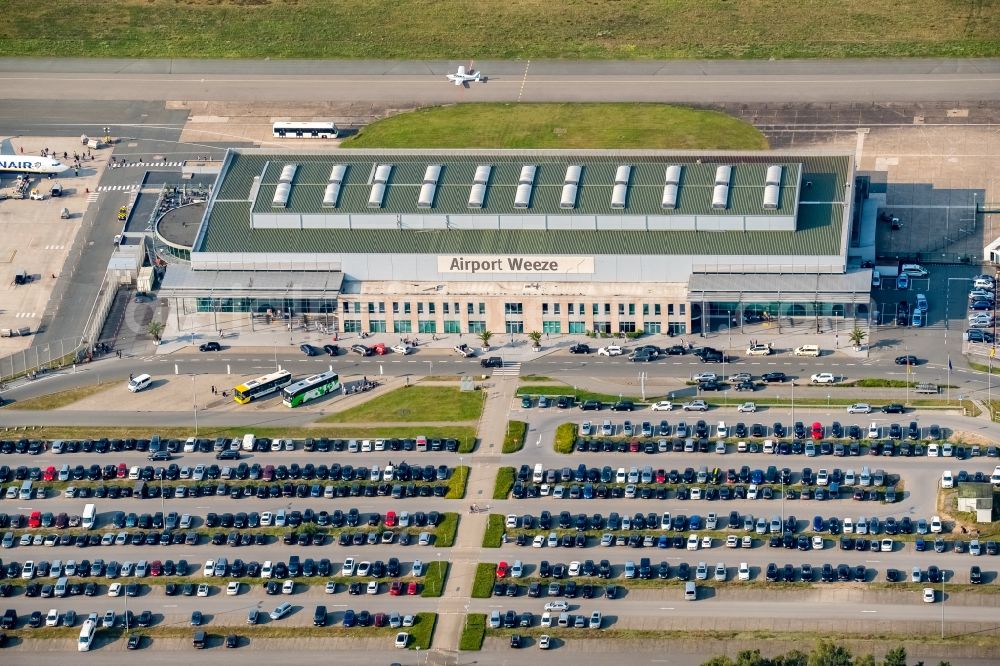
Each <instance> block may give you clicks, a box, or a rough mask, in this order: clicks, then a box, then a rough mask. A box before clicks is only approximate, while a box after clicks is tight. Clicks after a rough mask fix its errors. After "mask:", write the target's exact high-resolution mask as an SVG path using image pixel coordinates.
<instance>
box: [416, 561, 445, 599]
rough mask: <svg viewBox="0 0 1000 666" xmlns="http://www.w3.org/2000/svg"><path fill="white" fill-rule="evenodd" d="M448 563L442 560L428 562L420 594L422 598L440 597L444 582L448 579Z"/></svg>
mask: <svg viewBox="0 0 1000 666" xmlns="http://www.w3.org/2000/svg"><path fill="white" fill-rule="evenodd" d="M449 566H450V565H449V564H448V563H447V562H445V561H442V560H435V561H433V562H428V563H427V567H426V569H425V571H424V589H422V590H421V591H420V596H421V597H424V598H433V597H440V596H441V595H442V594H444V584H445V582H447V580H448V570H449Z"/></svg>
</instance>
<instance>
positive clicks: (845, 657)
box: [808, 641, 854, 666]
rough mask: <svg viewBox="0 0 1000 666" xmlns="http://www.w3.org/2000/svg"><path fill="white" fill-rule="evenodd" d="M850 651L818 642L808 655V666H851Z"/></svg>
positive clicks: (828, 643) (829, 643) (832, 644)
mask: <svg viewBox="0 0 1000 666" xmlns="http://www.w3.org/2000/svg"><path fill="white" fill-rule="evenodd" d="M853 662H854V660H853V659H852V658H851V651H850V650H848V649H847V648H845V647H843V646H840V645H837V644H835V643H832V642H830V641H820V642H819V643H818V644H817V645H816V647H815V648H813V651H812V652H810V653H809V664H808V666H853Z"/></svg>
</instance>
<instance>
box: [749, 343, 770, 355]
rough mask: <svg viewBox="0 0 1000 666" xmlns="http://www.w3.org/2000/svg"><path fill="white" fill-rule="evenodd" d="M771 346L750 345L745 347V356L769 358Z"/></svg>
mask: <svg viewBox="0 0 1000 666" xmlns="http://www.w3.org/2000/svg"><path fill="white" fill-rule="evenodd" d="M770 354H771V345H750V346H749V347H747V356H770Z"/></svg>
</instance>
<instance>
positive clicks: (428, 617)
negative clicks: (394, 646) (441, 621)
mask: <svg viewBox="0 0 1000 666" xmlns="http://www.w3.org/2000/svg"><path fill="white" fill-rule="evenodd" d="M437 617H438V616H437V613H417V616H416V618H415V620H416V621H415V622H414V623H413V626H412V627H410V628H409V632H410V645H409V648H410V649H411V650H426V649H427V648H429V647H430V646H431V642H432V641H433V640H434V627H435V626H437ZM394 631H395V630H394Z"/></svg>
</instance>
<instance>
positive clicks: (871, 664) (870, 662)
mask: <svg viewBox="0 0 1000 666" xmlns="http://www.w3.org/2000/svg"><path fill="white" fill-rule="evenodd" d="M854 666H877V662H876V661H875V657H873V656H872V655H870V654H863V655H861V656H859V657H858V658H857V659H855V660H854Z"/></svg>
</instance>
